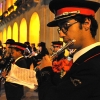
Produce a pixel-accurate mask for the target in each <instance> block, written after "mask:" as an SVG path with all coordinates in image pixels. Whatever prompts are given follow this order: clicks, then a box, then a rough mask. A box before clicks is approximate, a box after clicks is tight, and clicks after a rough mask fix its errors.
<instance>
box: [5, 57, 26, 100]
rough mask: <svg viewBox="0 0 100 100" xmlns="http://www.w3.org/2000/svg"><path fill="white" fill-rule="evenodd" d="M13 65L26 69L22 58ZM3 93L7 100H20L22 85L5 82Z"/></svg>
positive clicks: (22, 91)
mask: <svg viewBox="0 0 100 100" xmlns="http://www.w3.org/2000/svg"><path fill="white" fill-rule="evenodd" d="M15 64H16V65H17V66H19V67H21V68H27V64H26V60H25V58H24V57H22V58H20V59H18V60H17V61H16V62H15ZM5 92H6V97H7V100H21V98H22V96H23V94H24V89H23V86H22V85H19V84H15V83H10V82H6V83H5Z"/></svg>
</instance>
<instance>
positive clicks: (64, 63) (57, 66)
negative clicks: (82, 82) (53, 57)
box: [52, 58, 73, 77]
mask: <svg viewBox="0 0 100 100" xmlns="http://www.w3.org/2000/svg"><path fill="white" fill-rule="evenodd" d="M72 64H73V61H72V59H69V58H68V59H65V58H63V59H61V60H59V61H54V62H53V66H52V69H53V71H54V72H56V73H61V77H63V76H64V75H65V73H66V72H68V71H69V70H70V68H71V66H72Z"/></svg>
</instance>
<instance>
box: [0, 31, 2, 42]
mask: <svg viewBox="0 0 100 100" xmlns="http://www.w3.org/2000/svg"><path fill="white" fill-rule="evenodd" d="M0 41H2V32H0Z"/></svg>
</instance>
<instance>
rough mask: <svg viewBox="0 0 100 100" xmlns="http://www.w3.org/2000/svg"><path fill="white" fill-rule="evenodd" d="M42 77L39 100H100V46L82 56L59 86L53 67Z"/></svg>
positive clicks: (47, 69) (42, 74)
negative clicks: (54, 82)
mask: <svg viewBox="0 0 100 100" xmlns="http://www.w3.org/2000/svg"><path fill="white" fill-rule="evenodd" d="M40 75H41V76H39V77H38V76H37V78H38V82H39V87H38V90H39V91H38V92H39V100H100V46H97V47H95V48H93V49H91V50H89V51H88V52H86V53H85V54H83V55H82V56H80V57H79V58H78V59H77V60H76V61H75V62H74V63H73V66H72V67H71V69H70V71H69V72H68V73H67V74H66V75H65V76H64V77H63V78H62V81H61V82H60V83H59V84H58V85H54V84H53V81H52V79H53V71H52V69H51V67H48V68H43V69H42V70H41V74H40Z"/></svg>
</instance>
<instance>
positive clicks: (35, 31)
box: [29, 12, 40, 46]
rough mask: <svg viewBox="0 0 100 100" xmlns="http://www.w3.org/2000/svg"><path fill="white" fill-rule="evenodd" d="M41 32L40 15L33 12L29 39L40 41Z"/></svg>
mask: <svg viewBox="0 0 100 100" xmlns="http://www.w3.org/2000/svg"><path fill="white" fill-rule="evenodd" d="M39 32H40V20H39V16H38V14H37V13H36V12H34V13H33V15H32V17H31V19H30V27H29V41H30V43H35V45H36V46H37V44H38V43H39Z"/></svg>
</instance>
